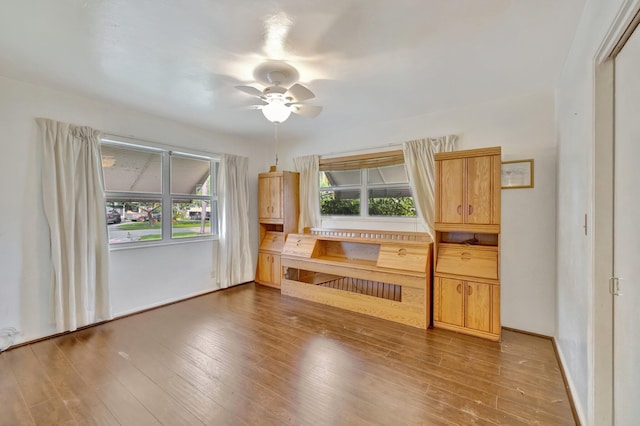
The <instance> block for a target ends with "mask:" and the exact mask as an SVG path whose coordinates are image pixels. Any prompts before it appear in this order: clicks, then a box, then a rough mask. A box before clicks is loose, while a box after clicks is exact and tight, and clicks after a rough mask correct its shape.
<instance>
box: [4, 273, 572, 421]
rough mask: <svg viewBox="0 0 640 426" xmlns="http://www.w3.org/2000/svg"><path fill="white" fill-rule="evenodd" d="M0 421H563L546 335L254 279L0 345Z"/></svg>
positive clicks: (565, 408) (563, 403)
mask: <svg viewBox="0 0 640 426" xmlns="http://www.w3.org/2000/svg"><path fill="white" fill-rule="evenodd" d="M0 424H1V425H22V424H46V425H52V424H56V425H57V424H65V425H66V424H69V425H75V424H82V425H84V424H100V425H117V424H123V425H152V424H165V425H194V424H212V425H238V424H240V425H242V424H247V425H286V424H295V425H352V424H357V425H367V424H371V425H402V424H407V425H418V424H429V425H432V424H433V425H449V424H460V425H469V424H505V425H520V424H537V425H540V424H545V425H547V424H548V425H570V424H574V420H573V417H572V412H571V407H570V404H569V401H568V396H567V393H566V390H565V387H564V384H563V381H562V377H561V374H560V370H559V368H558V363H557V360H556V358H555V354H554V351H553V347H552V343H551V341H549V340H548V339H544V338H540V337H535V336H530V335H525V334H521V333H516V332H513V331H504V332H503V341H502V343H493V342H489V341H485V340H481V339H477V338H474V337H468V336H464V335H460V334H456V333H452V332H447V331H442V330H428V331H424V330H420V329H416V328H413V327H409V326H404V325H400V324H396V323H392V322H389V321H385V320H381V319H377V318H373V317H367V316H362V315H358V314H356V313H352V312H349V311H343V310H340V309H335V308H331V307H327V306H324V305H318V304H314V303H311V302H306V301H301V300H297V299H293V298H289V297H285V296H280V293H279V292H278V291H277V290H273V289H270V288H267V287H262V286H257V285H254V284H249V285H243V286H239V287H235V288H232V289H228V290H224V291H220V292H216V293H212V294H208V295H205V296H201V297H198V298H195V299H191V300H188V301H185V302H180V303H176V304H173V305H170V306H166V307H163V308H160V309H156V310H152V311H148V312H145V313H142V314H138V315H134V316H130V317H127V318H123V319H119V320H116V321H113V322H110V323H106V324H103V325H100V326H97V327H92V328H88V329H85V330H82V331H78V332H75V333H71V334H67V335H64V336H60V337H56V338H53V339H49V340H45V341H42V342H38V343H34V344H31V345H27V346H22V347H19V348H16V349H13V350H9V351H6V352H4V353H2V354H0Z"/></svg>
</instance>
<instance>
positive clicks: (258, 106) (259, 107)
mask: <svg viewBox="0 0 640 426" xmlns="http://www.w3.org/2000/svg"><path fill="white" fill-rule="evenodd" d="M265 106H266V104H265V105H249V106H248V107H247V109H262V108H264V107H265Z"/></svg>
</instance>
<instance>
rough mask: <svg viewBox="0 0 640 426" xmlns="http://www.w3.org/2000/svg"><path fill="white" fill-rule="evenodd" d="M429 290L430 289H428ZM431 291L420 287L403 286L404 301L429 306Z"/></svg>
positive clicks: (409, 303) (408, 303)
mask: <svg viewBox="0 0 640 426" xmlns="http://www.w3.org/2000/svg"><path fill="white" fill-rule="evenodd" d="M427 290H428V289H427ZM428 294H429V291H425V290H422V289H419V288H412V287H402V299H401V300H402V303H406V304H407V305H415V306H429V305H430V304H429V302H428V297H427V296H428Z"/></svg>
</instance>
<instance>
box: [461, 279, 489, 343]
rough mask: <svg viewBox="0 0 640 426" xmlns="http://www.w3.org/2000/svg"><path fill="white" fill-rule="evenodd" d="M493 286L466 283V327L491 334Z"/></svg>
mask: <svg viewBox="0 0 640 426" xmlns="http://www.w3.org/2000/svg"><path fill="white" fill-rule="evenodd" d="M491 288H492V286H491V284H482V283H476V282H473V281H469V282H467V283H465V299H466V300H465V308H466V309H465V310H466V312H465V314H466V318H465V326H466V327H468V328H472V329H474V330H480V331H485V332H491V331H492V330H491V319H492V315H491Z"/></svg>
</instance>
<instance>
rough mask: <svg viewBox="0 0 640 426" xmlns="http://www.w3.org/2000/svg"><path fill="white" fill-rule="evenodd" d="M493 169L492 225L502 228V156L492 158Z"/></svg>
mask: <svg viewBox="0 0 640 426" xmlns="http://www.w3.org/2000/svg"><path fill="white" fill-rule="evenodd" d="M491 161H492V164H491V169H492V170H493V176H492V178H491V186H492V187H493V194H492V197H493V203H492V209H493V211H492V213H491V223H493V224H496V225H498V226H500V209H501V207H500V206H501V201H500V200H501V199H502V158H501V157H500V155H499V154H498V155H493V156H491Z"/></svg>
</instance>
